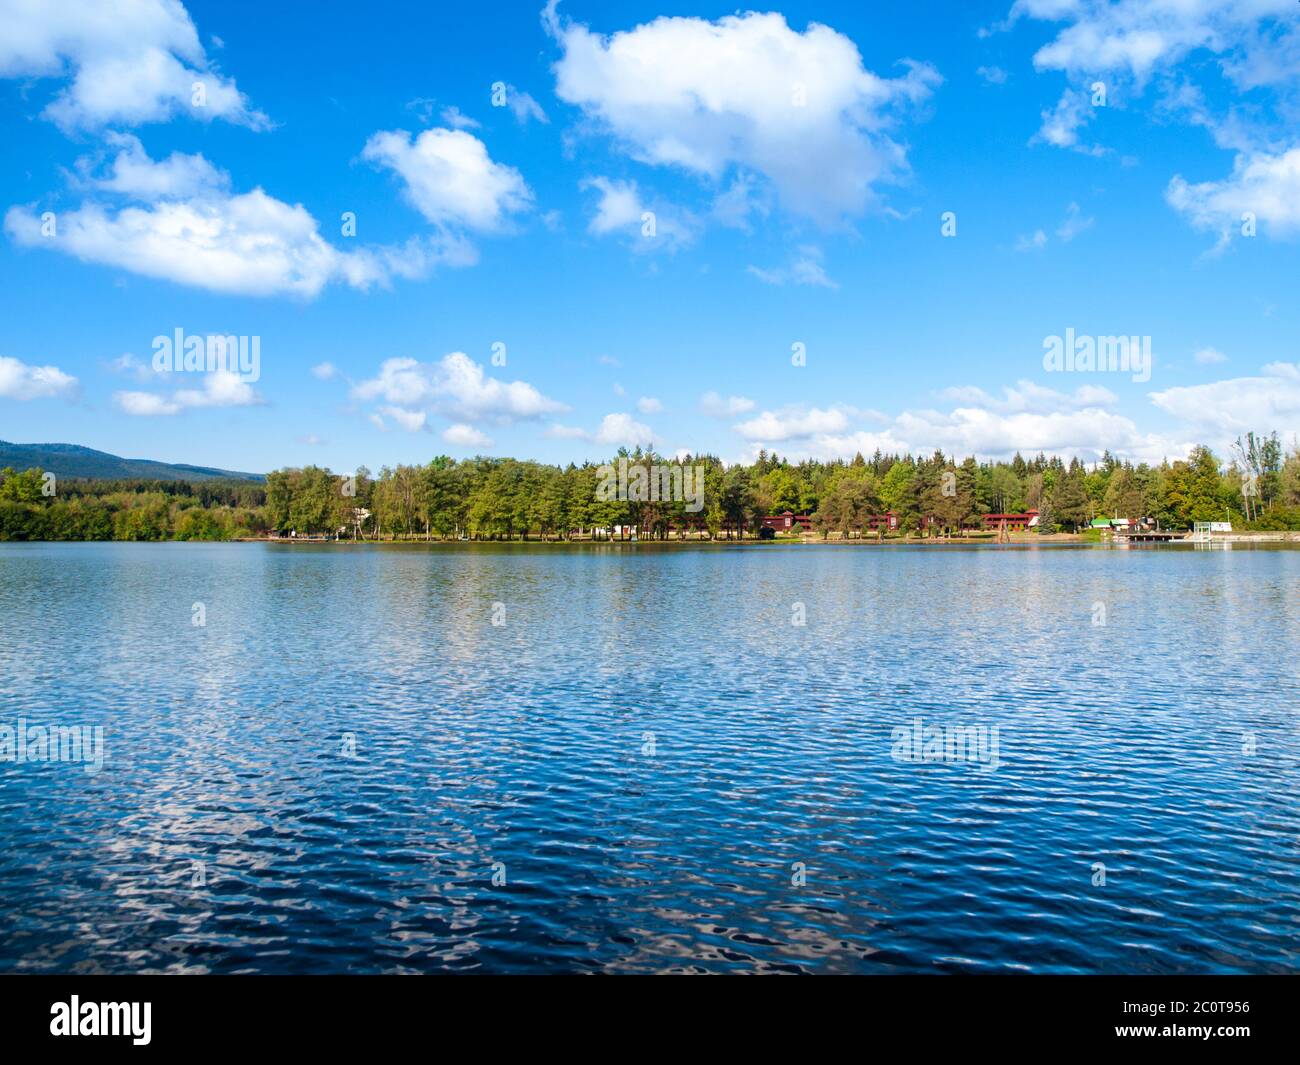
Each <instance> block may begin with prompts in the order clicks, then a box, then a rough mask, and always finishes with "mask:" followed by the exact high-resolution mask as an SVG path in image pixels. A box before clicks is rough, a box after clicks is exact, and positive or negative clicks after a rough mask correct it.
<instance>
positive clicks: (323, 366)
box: [311, 362, 339, 381]
mask: <svg viewBox="0 0 1300 1065" xmlns="http://www.w3.org/2000/svg"><path fill="white" fill-rule="evenodd" d="M338 372H339V371H338V367H336V366H335V365H334V364H333V363H332V362H318V363H317V364H316V365H315V366H313V367H312V368H311V375H312V376H313V377H315V378H318V379H319V380H321V381H328V380H330V379H331V378H333V377H335V376H337V374H338Z"/></svg>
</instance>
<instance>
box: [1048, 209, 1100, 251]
mask: <svg viewBox="0 0 1300 1065" xmlns="http://www.w3.org/2000/svg"><path fill="white" fill-rule="evenodd" d="M1093 222H1094V219H1092V218H1085V217H1084V214H1083V212H1082V211H1081V210H1080V209H1079V205H1078V204H1077V203H1072V204H1070V206H1069V207H1067V208H1066V211H1065V221H1063V222H1062V223H1061V224H1060V226H1058V227H1057V230H1056V235H1057V236H1058V237H1060V238H1061V240H1063V241H1065V242H1066V243H1067V244H1068V243H1069V242H1070V241H1072V240H1073V239H1074V238H1075V237H1077V236H1078V235H1079V234H1080V233H1083V232H1085V231H1087V230H1089V229H1091V228H1092V223H1093Z"/></svg>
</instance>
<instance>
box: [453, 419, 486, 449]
mask: <svg viewBox="0 0 1300 1065" xmlns="http://www.w3.org/2000/svg"><path fill="white" fill-rule="evenodd" d="M442 438H443V440H445V441H446V442H447V443H449V444H455V445H456V446H457V447H479V448H490V447H492V445H493V441H492V438H491V437H490V436H488V435H487V433H484V432H480V431H479V430H478V429H475V428H474V427H473V426H472V425H465V424H463V423H460V424H457V425H452V426H448V427H447V428H446V429H444V430H443V431H442Z"/></svg>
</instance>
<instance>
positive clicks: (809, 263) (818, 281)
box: [747, 244, 840, 289]
mask: <svg viewBox="0 0 1300 1065" xmlns="http://www.w3.org/2000/svg"><path fill="white" fill-rule="evenodd" d="M747 269H748V271H749V273H751V274H753V275H754V276H755V277H756V278H758V279H759V280H760V281H762V282H763V283H764V284H767V285H812V286H816V287H819V288H829V289H838V288H839V287H840V286H839V284H838V283H837V282H835V281H832V280H831V278H830V276H829V275H828V274H827V273H826V268H825V267H824V266H822V253H821V249H820V248H818V247H815V246H814V245H811V244H805V245H803V246H801V247H800V248H799V251H798V253H797V254H796V255H795V256H793V257H792V258H791V260H790V265H789V266H787V267H783V268H777V269H774V270H764V269H762V268H760V267H757V266H749V267H748V268H747Z"/></svg>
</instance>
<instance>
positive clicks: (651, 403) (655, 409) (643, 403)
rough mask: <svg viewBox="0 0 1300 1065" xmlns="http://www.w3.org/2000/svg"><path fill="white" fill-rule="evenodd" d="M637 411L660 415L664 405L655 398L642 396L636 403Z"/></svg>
mask: <svg viewBox="0 0 1300 1065" xmlns="http://www.w3.org/2000/svg"><path fill="white" fill-rule="evenodd" d="M636 409H637V410H638V411H640V412H641V413H642V414H659V413H660V412H661V411H662V410H663V409H664V405H663V404H662V403H661V402H659V400H657V399H655V397H654V396H642V397H641V398H640V399H638V400H637V401H636Z"/></svg>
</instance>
